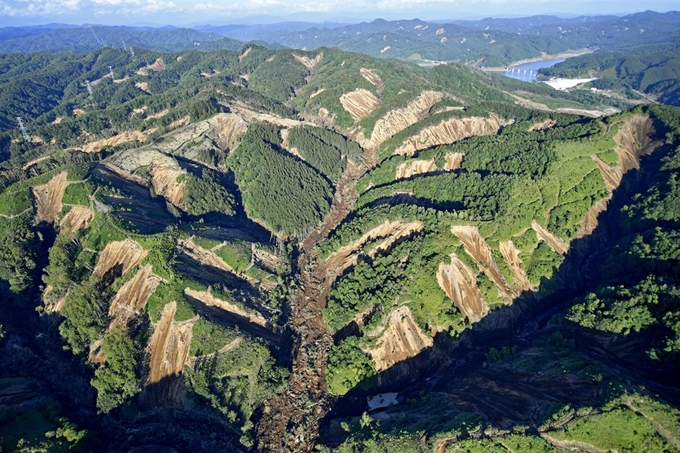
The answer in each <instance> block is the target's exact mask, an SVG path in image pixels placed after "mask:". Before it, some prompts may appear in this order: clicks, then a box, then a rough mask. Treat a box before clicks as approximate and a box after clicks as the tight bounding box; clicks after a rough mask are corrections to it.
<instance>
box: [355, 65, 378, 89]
mask: <svg viewBox="0 0 680 453" xmlns="http://www.w3.org/2000/svg"><path fill="white" fill-rule="evenodd" d="M359 72H360V73H361V76H362V77H363V78H364V79H366V80H368V82H369V83H370V84H372V85H374V86H376V87H382V86H383V81H382V79H381V78H380V76H379V75H378V73H377V72H375V69H368V68H361V69H359Z"/></svg>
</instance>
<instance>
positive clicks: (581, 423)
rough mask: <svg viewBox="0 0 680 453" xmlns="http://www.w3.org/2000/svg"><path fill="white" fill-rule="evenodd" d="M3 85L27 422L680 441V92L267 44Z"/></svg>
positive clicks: (399, 439) (179, 445)
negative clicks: (662, 96) (642, 92)
mask: <svg viewBox="0 0 680 453" xmlns="http://www.w3.org/2000/svg"><path fill="white" fill-rule="evenodd" d="M109 66H111V68H112V70H113V72H114V77H113V79H112V78H110V77H109V76H108V74H109ZM87 81H89V88H90V89H91V93H90V90H88V82H87ZM0 98H2V99H3V103H4V105H6V106H7V108H6V109H4V110H3V111H2V113H1V114H0V127H1V128H2V131H3V132H2V134H0V233H1V234H0V294H2V301H3V304H4V306H3V308H4V309H3V310H0V327H1V328H0V333H1V335H0V364H2V367H0V396H1V397H2V398H0V445H1V447H2V450H3V451H5V450H6V451H81V452H102V451H110V452H128V451H196V452H199V451H200V452H203V451H205V452H218V451H219V452H224V451H313V450H316V451H348V452H349V451H385V452H397V451H409V452H410V451H414V452H415V451H418V452H420V451H435V452H443V451H523V452H524V451H526V452H533V451H536V452H539V451H543V452H544V451H562V450H564V449H572V448H579V449H581V450H583V451H607V450H616V451H621V452H623V451H650V452H651V451H659V452H662V451H663V452H665V451H675V450H676V449H677V448H678V438H679V437H678V436H679V433H680V423H679V422H678V404H680V401H679V400H678V397H677V391H678V386H677V382H675V380H674V379H673V376H676V375H677V372H678V357H679V356H678V350H679V349H678V348H679V347H680V346H679V344H680V328H679V325H680V323H679V322H678V316H677V311H678V304H679V300H680V299H679V298H678V289H677V286H678V281H677V280H678V278H680V276H678V275H677V268H678V266H677V261H678V259H679V256H678V250H680V247H678V245H677V242H678V238H679V236H678V232H677V231H676V230H677V228H678V225H679V223H678V213H679V212H680V210H679V209H678V206H677V203H678V202H677V199H678V196H677V194H676V191H677V190H676V189H677V188H676V186H677V181H676V176H677V168H678V165H677V164H678V162H677V161H678V150H679V149H680V148H679V147H680V114H679V113H678V109H677V108H675V107H671V106H662V105H646V106H633V105H632V104H630V103H628V102H627V101H623V100H621V99H615V98H609V97H605V96H601V95H599V94H597V93H591V92H590V91H589V90H587V91H581V90H576V91H574V92H571V93H567V92H559V91H556V90H552V89H551V88H549V87H547V86H544V85H541V84H529V83H523V82H520V81H515V80H511V79H507V78H502V77H500V76H497V75H493V74H487V73H484V72H481V71H478V70H476V69H474V68H471V67H468V66H464V65H459V64H456V63H451V64H447V65H440V66H437V67H434V68H429V69H428V68H424V67H420V66H417V65H415V64H411V63H408V62H403V61H397V60H388V59H375V58H372V57H370V56H367V55H363V54H355V53H350V52H346V51H343V50H339V49H331V48H326V47H323V48H320V49H318V50H316V51H311V52H306V51H305V52H303V51H298V50H291V49H279V50H269V49H266V48H264V47H258V46H254V45H245V46H242V47H240V48H239V49H237V50H215V51H210V52H205V51H204V52H199V51H197V50H183V51H177V52H163V51H160V50H158V51H151V50H143V49H141V48H140V49H139V50H138V51H136V54H135V56H134V57H133V56H132V55H131V54H130V53H128V52H125V51H123V50H120V49H111V48H105V49H100V50H96V51H93V52H91V53H87V54H79V53H60V54H48V53H32V54H6V55H2V56H0ZM536 106H538V107H539V108H537V107H536ZM16 116H21V117H22V118H23V119H24V123H25V125H26V128H27V133H28V135H29V140H28V141H27V140H25V139H24V137H23V135H22V133H21V131H20V130H19V129H18V127H17V123H16V121H15V117H16ZM594 116H597V117H594ZM392 392H393V393H394V394H393V395H392V394H391V393H392ZM386 393H388V395H385V394H386ZM376 395H378V396H377V398H376V399H371V400H367V398H369V397H374V396H376ZM380 395H382V396H380ZM381 401H382V403H381ZM385 401H387V403H386V404H383V403H385ZM390 401H391V402H393V403H395V404H394V405H393V406H392V407H388V406H389V402H390ZM376 404H377V407H376Z"/></svg>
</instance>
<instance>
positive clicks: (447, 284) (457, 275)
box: [437, 253, 489, 323]
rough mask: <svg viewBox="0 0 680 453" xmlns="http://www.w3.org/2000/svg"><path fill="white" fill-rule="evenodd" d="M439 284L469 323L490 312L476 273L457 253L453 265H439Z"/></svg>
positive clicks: (454, 255) (453, 258)
mask: <svg viewBox="0 0 680 453" xmlns="http://www.w3.org/2000/svg"><path fill="white" fill-rule="evenodd" d="M437 282H438V283H439V286H440V287H441V289H442V290H444V292H445V293H446V295H447V296H449V299H451V301H452V302H453V304H454V305H455V306H456V307H457V308H458V310H459V311H460V313H461V315H463V318H464V319H466V320H467V321H468V322H470V323H474V322H477V321H479V320H480V319H482V318H483V317H484V316H485V315H486V314H487V313H488V312H489V306H488V305H487V303H486V302H485V301H484V298H483V297H482V293H481V292H480V291H479V288H478V286H477V277H476V276H475V273H474V272H473V271H472V269H470V268H469V267H468V266H467V265H466V264H465V263H463V262H462V261H461V260H460V258H458V256H457V255H456V254H455V253H452V254H451V264H444V263H440V264H439V271H438V272H437Z"/></svg>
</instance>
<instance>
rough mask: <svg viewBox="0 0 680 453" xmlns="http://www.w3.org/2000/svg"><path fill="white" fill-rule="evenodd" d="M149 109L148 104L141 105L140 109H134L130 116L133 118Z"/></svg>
mask: <svg viewBox="0 0 680 453" xmlns="http://www.w3.org/2000/svg"><path fill="white" fill-rule="evenodd" d="M148 109H149V107H147V106H146V105H143V106H141V107H140V108H138V109H132V113H131V114H130V118H133V117H134V116H135V115H141V114H142V113H144V112H146V111H147V110H148Z"/></svg>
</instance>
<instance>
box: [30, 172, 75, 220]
mask: <svg viewBox="0 0 680 453" xmlns="http://www.w3.org/2000/svg"><path fill="white" fill-rule="evenodd" d="M66 176H67V175H66V172H65V171H62V172H61V173H59V174H57V175H54V176H53V177H52V179H50V180H49V181H48V182H47V183H46V184H43V185H41V186H35V187H33V189H32V192H33V200H34V202H35V223H36V224H38V223H41V222H47V223H54V222H55V221H56V220H57V216H58V215H59V212H61V207H62V205H61V199H62V198H63V196H64V192H65V191H66V186H67V185H68V182H67V181H66Z"/></svg>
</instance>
